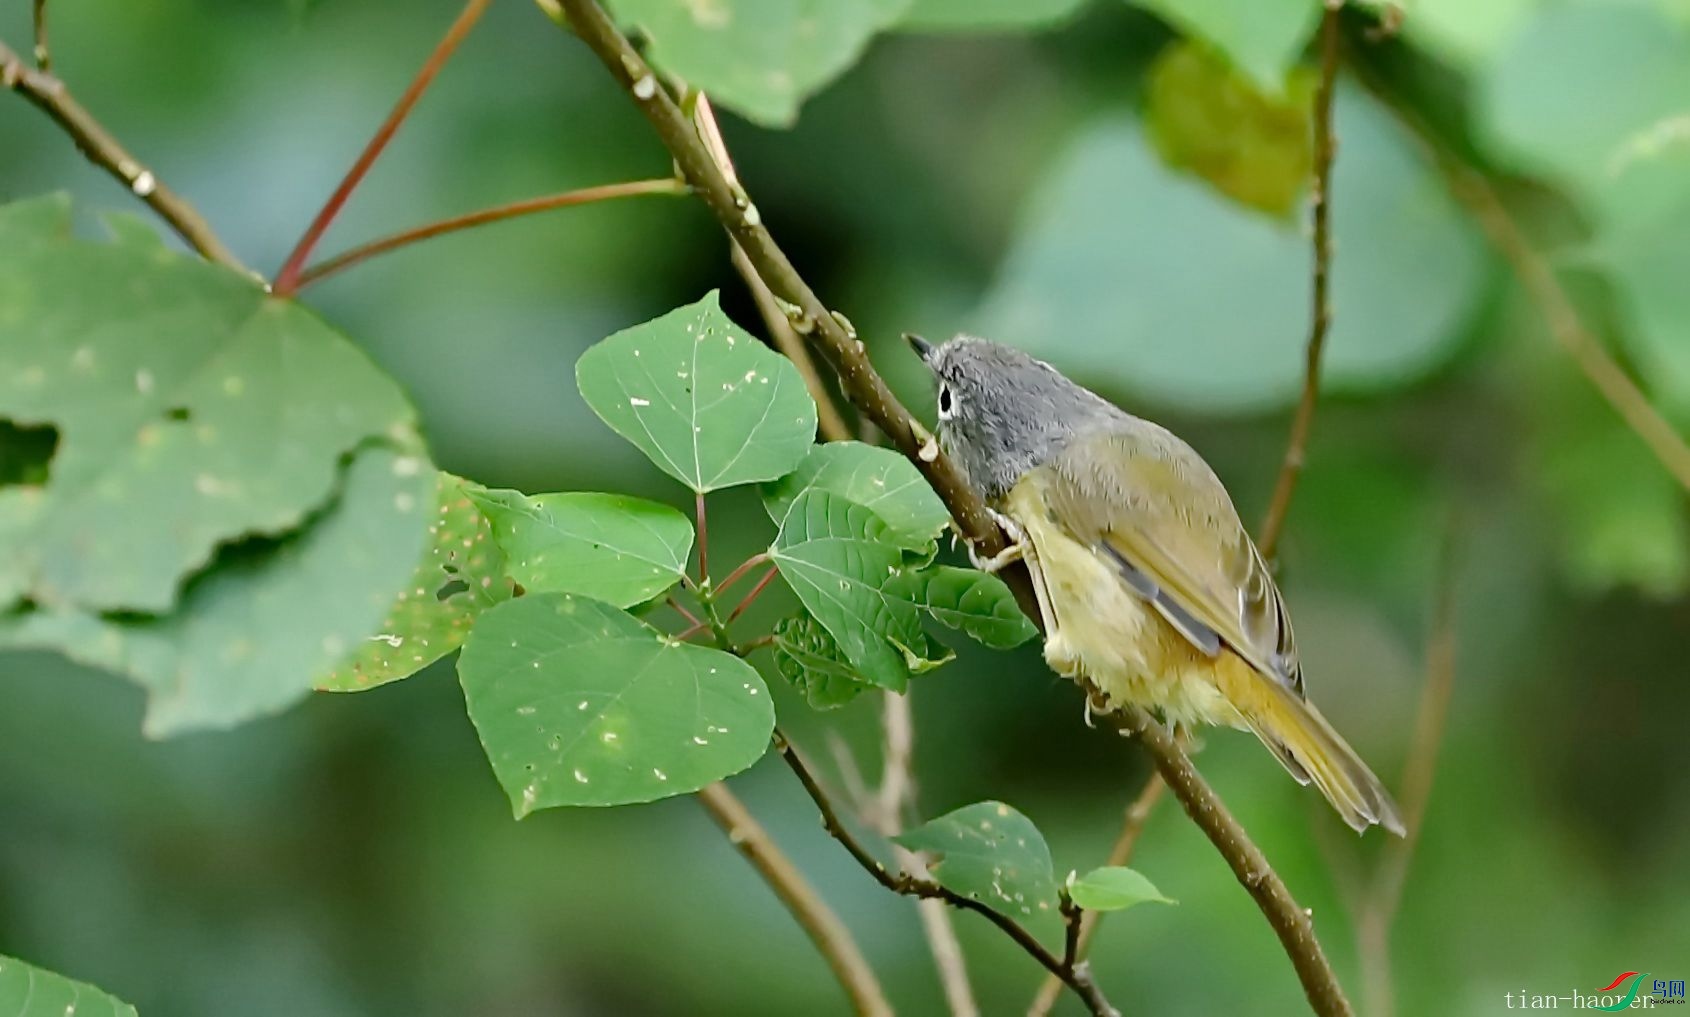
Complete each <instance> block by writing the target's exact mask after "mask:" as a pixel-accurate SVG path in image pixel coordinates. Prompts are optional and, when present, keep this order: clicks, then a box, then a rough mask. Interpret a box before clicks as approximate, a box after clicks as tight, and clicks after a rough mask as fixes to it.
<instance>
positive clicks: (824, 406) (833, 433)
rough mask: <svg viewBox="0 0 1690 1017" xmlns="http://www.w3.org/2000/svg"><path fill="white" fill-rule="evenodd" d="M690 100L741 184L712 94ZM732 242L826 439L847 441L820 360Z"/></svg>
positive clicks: (725, 171)
mask: <svg viewBox="0 0 1690 1017" xmlns="http://www.w3.org/2000/svg"><path fill="white" fill-rule="evenodd" d="M687 104H688V105H689V106H691V108H692V118H693V123H694V124H696V125H697V127H698V137H699V140H701V141H702V142H704V147H705V149H706V150H708V151H709V153H710V157H711V158H712V159H714V160H715V162H716V167H717V168H718V169H720V170H721V171H722V176H723V177H724V178H725V179H726V180H727V182H728V185H729V186H730V187H739V186H740V182H739V170H738V169H737V168H736V167H735V166H734V161H733V157H732V156H731V155H729V154H728V145H727V142H726V141H725V140H724V139H723V138H722V126H721V124H719V123H717V122H716V110H715V109H714V108H713V107H712V106H711V105H710V97H709V96H707V95H705V94H704V93H703V92H692V93H689V94H688V96H687ZM742 190H743V188H742ZM728 243H729V244H730V245H731V246H732V248H733V251H732V258H733V266H734V270H735V271H737V272H738V273H739V275H740V278H742V279H744V280H745V285H746V288H747V289H749V290H750V291H751V299H752V300H753V301H755V302H756V304H757V313H758V314H759V315H760V316H761V317H762V319H763V324H764V326H765V327H767V328H768V330H769V337H770V338H771V339H773V340H774V343H775V348H776V349H778V350H780V351H781V353H782V354H784V355H785V356H786V359H788V360H790V361H792V366H794V367H796V368H798V374H799V376H800V377H802V378H803V379H804V387H805V388H807V389H809V390H810V398H811V399H812V400H814V401H815V404H816V422H817V425H818V428H819V429H820V431H821V436H822V440H823V441H843V440H845V439H846V438H849V437H850V436H851V429H850V427H848V426H847V425H846V423H845V418H844V417H842V416H840V415H839V407H838V406H836V405H834V402H833V397H832V395H830V394H829V393H828V391H827V385H826V384H825V383H824V382H823V381H822V378H821V375H820V374H818V373H817V372H816V362H815V360H814V359H812V358H811V356H810V349H809V347H807V346H805V345H804V340H802V339H800V338H799V337H798V333H797V332H796V331H794V330H793V328H792V322H790V321H788V320H787V317H786V312H785V311H784V310H783V309H782V308H781V306H780V301H779V300H777V299H775V295H774V292H773V291H772V290H770V289H769V284H768V283H765V282H764V281H763V277H762V276H760V275H758V274H757V270H756V269H755V268H753V267H752V265H751V259H750V258H748V257H746V255H745V249H744V248H743V247H741V246H739V241H738V240H735V239H733V238H732V237H729V238H728Z"/></svg>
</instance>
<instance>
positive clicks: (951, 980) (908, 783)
mask: <svg viewBox="0 0 1690 1017" xmlns="http://www.w3.org/2000/svg"><path fill="white" fill-rule="evenodd" d="M914 691H915V690H914V689H911V690H910V691H909V692H905V693H904V694H902V695H899V694H898V693H895V692H885V693H883V694H882V699H883V702H882V706H881V711H880V718H881V719H880V726H881V730H882V731H883V732H884V733H885V737H886V747H885V751H884V753H883V754H882V760H883V761H882V763H881V770H880V788H879V791H878V793H877V794H876V795H875V797H874V798H873V799H872V800H869V799H866V798H865V800H864V805H865V806H869V808H866V809H865V810H864V811H866V812H867V813H868V814H869V815H870V817H871V820H872V822H873V823H874V826H875V829H876V831H877V832H878V833H879V834H880V835H881V836H882V837H885V838H887V839H888V840H890V839H891V838H893V837H896V836H897V835H898V834H899V833H901V832H903V826H904V822H903V819H904V809H905V808H906V807H913V806H914V804H915V780H914V778H913V777H911V773H912V770H913V763H914V756H915V716H914V713H913V709H912V704H911V702H910V696H911V695H912V694H913V693H914ZM892 858H893V860H894V861H896V862H897V863H898V867H899V868H900V869H902V870H903V871H905V872H907V873H909V874H910V875H912V876H914V877H915V878H917V879H926V878H928V873H927V862H926V861H925V860H924V859H923V858H922V857H921V855H919V854H917V853H915V852H914V851H910V850H908V849H906V848H904V847H902V846H901V845H898V844H894V845H892ZM916 910H917V913H918V914H919V915H920V916H921V931H922V934H923V935H925V936H926V937H927V949H928V952H929V953H931V954H932V955H933V965H934V967H935V968H936V969H937V970H938V972H939V985H940V987H941V988H942V989H944V991H945V1002H946V1003H947V1004H948V1005H949V1006H950V1010H951V1015H952V1017H979V1013H980V1005H979V1004H978V1003H977V1002H975V1000H974V989H973V987H972V986H971V985H969V982H968V964H967V962H966V960H965V959H964V958H963V954H962V943H960V942H959V941H958V940H957V936H956V928H955V927H954V926H952V925H951V914H950V911H949V910H948V909H946V907H945V905H944V902H943V901H939V900H932V899H923V900H917V901H916ZM1065 963H1067V962H1065ZM1069 966H1070V967H1071V966H1072V964H1071V963H1070V964H1069ZM1052 977H1053V978H1054V976H1052ZM1057 984H1058V986H1060V985H1061V982H1060V981H1058V982H1057Z"/></svg>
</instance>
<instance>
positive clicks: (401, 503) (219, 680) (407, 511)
mask: <svg viewBox="0 0 1690 1017" xmlns="http://www.w3.org/2000/svg"><path fill="white" fill-rule="evenodd" d="M434 490H435V477H434V470H433V469H431V468H429V467H428V464H427V461H426V460H423V459H421V458H420V457H418V456H412V455H396V454H394V453H393V452H391V451H389V450H387V449H384V448H379V447H372V448H368V449H366V450H364V451H362V452H360V453H359V454H358V455H357V457H356V458H355V459H354V460H353V461H352V464H351V465H350V466H348V467H347V469H346V472H345V477H344V480H343V481H342V490H341V493H340V497H339V498H338V499H337V500H336V501H335V503H334V506H333V507H332V508H330V509H329V510H328V511H326V512H324V513H323V514H322V516H320V517H319V518H317V519H315V520H314V521H313V522H312V523H311V524H310V525H309V526H307V527H306V528H305V529H304V530H303V531H301V532H300V533H299V534H298V535H297V536H294V537H291V538H289V539H288V540H285V541H281V542H263V543H260V544H258V545H256V546H243V547H240V548H232V549H230V550H229V551H227V552H225V553H224V554H223V555H220V556H219V559H218V561H217V563H216V564H215V565H214V566H213V567H212V568H211V569H209V570H208V571H207V572H205V573H204V574H202V575H199V576H196V577H195V579H194V580H193V582H191V583H190V584H189V585H188V587H187V589H186V591H185V592H184V593H183V595H182V598H181V602H180V604H179V605H178V606H177V609H176V610H175V611H174V612H173V613H171V614H169V615H165V616H162V617H147V616H117V617H103V616H99V615H94V614H91V613H88V612H81V611H73V610H65V609H58V608H42V609H39V610H34V611H27V612H21V613H16V614H11V615H7V616H5V617H4V618H0V646H4V647H19V648H31V649H52V650H58V651H59V652H61V653H63V654H65V655H66V656H68V657H70V658H72V659H73V660H77V661H80V662H82V663H85V664H88V665H90V666H92V667H102V668H105V669H107V670H110V671H115V672H118V673H120V674H123V675H126V676H128V677H130V678H133V679H134V680H135V681H136V682H138V683H139V684H140V685H141V686H142V687H144V688H145V689H146V690H147V693H148V695H147V712H146V717H145V720H144V722H143V729H144V730H145V731H146V733H147V734H148V735H150V736H153V737H166V736H169V735H174V734H179V733H181V732H185V731H196V730H205V729H217V728H227V727H232V726H233V725H235V724H239V723H242V722H244V721H248V720H252V719H253V718H255V717H261V716H264V715H266V714H271V713H275V712H277V711H279V710H281V709H283V708H284V707H287V706H289V705H291V704H293V703H294V702H296V701H298V700H299V699H301V698H303V697H304V696H305V695H306V694H307V693H308V692H309V691H310V689H311V686H312V684H313V682H314V681H315V680H316V679H318V678H319V677H320V676H322V675H324V674H327V673H329V672H330V670H331V669H333V668H334V667H335V666H336V665H338V664H339V663H340V662H341V661H342V660H344V659H345V658H346V656H347V654H348V653H349V652H352V651H353V650H354V649H356V648H359V647H362V646H363V644H364V641H365V640H366V639H368V638H369V637H370V636H371V635H373V634H375V633H376V632H377V631H378V629H377V626H378V625H379V624H380V623H381V620H382V619H383V617H385V616H386V614H387V613H388V612H389V610H390V609H391V608H392V605H393V601H394V598H395V597H396V596H397V595H398V593H399V591H400V590H402V589H404V584H405V583H406V582H408V581H410V578H411V576H412V574H413V573H414V571H415V569H416V564H417V559H418V558H419V557H420V556H421V555H422V553H423V548H424V546H425V544H426V541H427V536H428V533H427V526H428V521H429V519H430V517H431V516H432V515H433V513H434V506H433V500H432V499H433V496H434Z"/></svg>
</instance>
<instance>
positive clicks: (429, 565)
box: [317, 473, 513, 692]
mask: <svg viewBox="0 0 1690 1017" xmlns="http://www.w3.org/2000/svg"><path fill="white" fill-rule="evenodd" d="M479 490H480V488H479V486H478V485H476V484H472V483H470V482H469V481H467V480H464V479H462V478H461V477H454V476H452V475H451V474H450V473H438V474H436V477H435V496H434V502H435V510H434V520H433V522H431V523H430V524H429V527H428V538H429V539H428V545H427V546H426V547H425V548H423V555H422V560H421V561H420V562H418V563H417V570H416V572H415V573H414V574H413V575H412V576H411V580H410V582H409V583H407V584H406V585H405V588H404V589H403V590H401V591H400V592H399V596H398V597H397V598H396V599H395V600H394V602H393V605H392V606H391V607H390V608H389V609H388V614H387V617H386V618H385V619H384V620H383V621H382V623H381V627H380V630H379V631H377V632H376V633H375V634H374V635H372V636H370V637H369V638H368V639H367V640H365V642H364V645H363V648H362V649H360V650H359V651H358V652H357V653H355V654H353V655H352V656H351V657H349V658H347V659H346V660H343V661H341V662H340V663H339V664H337V665H335V668H334V670H332V671H330V672H329V673H328V674H327V675H324V676H323V677H322V678H321V679H320V680H319V681H318V682H317V688H318V689H319V690H320V691H323V692H361V691H363V690H365V689H373V688H375V687H376V686H378V685H385V684H387V683H388V682H392V681H398V680H399V679H401V678H408V677H410V676H411V675H413V674H416V673H417V672H418V671H421V670H422V669H423V668H425V667H427V666H428V665H430V664H432V663H434V662H435V661H437V660H439V659H440V658H441V657H444V656H445V655H446V654H448V653H451V652H452V651H453V650H455V649H457V648H458V646H459V645H461V644H462V643H463V641H464V637H465V636H468V635H469V628H470V625H472V624H473V623H474V622H475V619H476V618H477V617H478V616H479V615H480V614H481V612H483V611H485V610H487V609H488V608H489V607H492V606H493V605H494V604H497V603H500V602H501V601H505V600H509V599H510V596H511V593H512V592H513V590H512V586H511V580H510V577H509V576H507V575H506V574H505V556H504V555H503V554H502V553H500V551H499V547H498V545H497V544H495V543H494V542H493V540H492V534H491V533H490V532H489V528H488V525H487V518H486V517H485V516H483V515H482V514H481V511H480V509H478V508H477V507H476V504H475V502H474V501H473V500H472V498H471V496H472V494H473V493H474V492H477V491H479Z"/></svg>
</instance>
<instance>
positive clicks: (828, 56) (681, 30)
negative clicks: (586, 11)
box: [611, 0, 910, 127]
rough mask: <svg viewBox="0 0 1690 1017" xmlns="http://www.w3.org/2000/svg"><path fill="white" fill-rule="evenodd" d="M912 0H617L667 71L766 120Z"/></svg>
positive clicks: (842, 66) (834, 69)
mask: <svg viewBox="0 0 1690 1017" xmlns="http://www.w3.org/2000/svg"><path fill="white" fill-rule="evenodd" d="M909 2H910V0H709V2H704V3H676V2H675V0H615V2H614V3H612V4H611V7H612V8H613V9H614V11H615V13H616V15H617V17H618V18H619V19H620V20H622V21H624V22H631V23H632V24H634V25H635V26H637V27H638V28H639V29H640V32H641V33H642V34H644V35H645V36H646V37H647V38H649V39H650V40H651V59H652V61H653V62H654V63H655V64H657V66H659V67H661V68H662V69H663V70H664V71H667V72H668V73H669V74H671V75H674V76H676V77H679V78H681V79H683V80H685V81H686V82H687V84H688V85H691V86H692V87H694V88H698V89H701V90H703V91H705V92H708V93H709V94H710V97H711V98H712V99H714V100H715V101H716V102H718V103H720V104H721V105H723V106H726V107H728V108H729V109H732V110H733V111H734V112H736V113H742V114H744V115H745V116H747V117H749V118H750V119H752V120H755V121H756V122H757V123H759V124H762V125H763V126H765V127H790V126H791V125H792V123H793V121H794V120H796V119H797V118H798V107H799V105H800V104H801V103H802V102H803V101H804V100H805V99H806V98H808V97H809V96H810V95H811V94H812V93H814V92H816V91H818V90H820V89H821V88H822V86H824V85H826V84H827V83H828V82H830V81H832V80H833V79H834V78H836V77H838V76H839V75H841V74H843V73H844V72H845V71H846V69H848V68H849V67H850V66H851V65H852V64H854V63H856V62H857V58H858V57H859V56H861V55H862V52H863V49H864V48H865V47H866V46H867V45H868V40H869V38H870V37H871V36H872V35H874V33H875V32H877V31H879V30H880V29H882V28H885V27H887V26H889V25H890V24H892V22H894V21H896V20H897V18H898V16H899V15H901V14H903V12H904V10H905V8H907V7H908V6H909Z"/></svg>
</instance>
